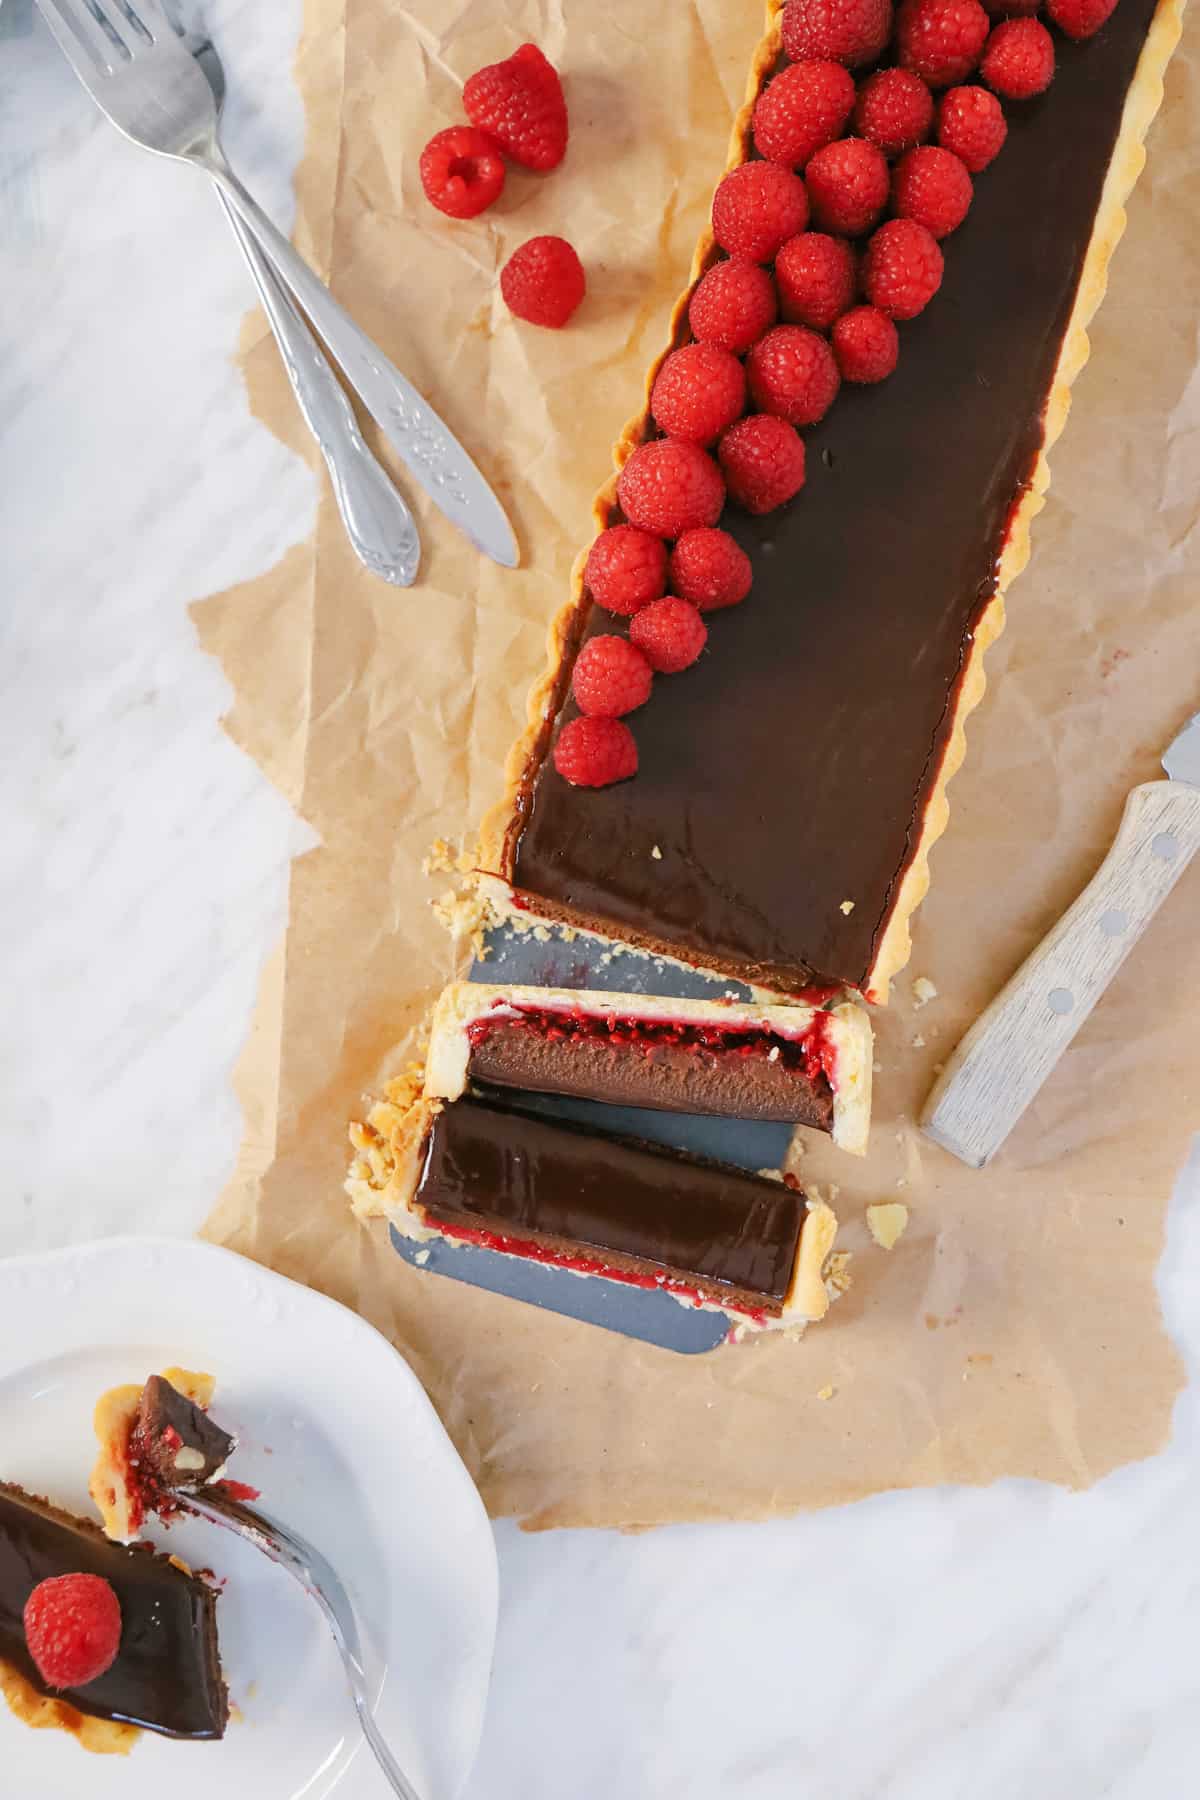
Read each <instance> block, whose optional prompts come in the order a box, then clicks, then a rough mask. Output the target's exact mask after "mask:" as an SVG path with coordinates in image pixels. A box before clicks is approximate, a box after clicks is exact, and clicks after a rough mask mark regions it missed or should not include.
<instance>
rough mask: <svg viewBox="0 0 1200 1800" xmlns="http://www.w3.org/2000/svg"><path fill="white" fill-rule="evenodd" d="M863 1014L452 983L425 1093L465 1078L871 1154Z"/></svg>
mask: <svg viewBox="0 0 1200 1800" xmlns="http://www.w3.org/2000/svg"><path fill="white" fill-rule="evenodd" d="M871 1057H872V1037H871V1027H870V1023H869V1021H868V1019H867V1014H866V1010H865V1008H863V1007H862V1006H860V1005H859V1004H857V1003H856V1002H854V1001H852V1000H846V999H839V1000H836V1001H834V1002H833V1003H831V1004H829V1005H828V1006H824V1005H796V1006H775V1007H770V1006H754V1005H750V1004H743V1003H740V1002H720V1001H712V1000H675V999H659V998H657V997H655V996H653V995H647V994H614V993H601V992H596V993H593V992H589V991H585V990H581V989H575V988H538V987H497V986H489V985H487V984H485V983H483V982H467V981H463V982H455V983H453V984H452V985H451V986H450V987H448V988H446V989H445V991H444V992H443V993H442V995H441V996H440V998H439V1000H438V1003H437V1006H436V1007H435V1009H434V1013H433V1019H432V1023H431V1026H430V1038H429V1050H428V1053H427V1056H426V1062H425V1080H424V1090H423V1091H424V1097H425V1098H426V1099H427V1100H457V1099H458V1098H459V1097H460V1096H461V1095H462V1094H464V1093H465V1092H466V1091H467V1089H468V1086H474V1085H477V1084H482V1085H484V1086H486V1087H493V1088H502V1089H506V1090H507V1089H512V1090H516V1091H520V1090H525V1091H529V1092H536V1093H551V1094H571V1095H577V1096H582V1097H583V1098H586V1099H591V1100H600V1101H605V1102H607V1103H608V1104H610V1105H619V1106H641V1107H649V1108H651V1109H652V1110H656V1111H662V1112H682V1113H707V1114H711V1115H716V1116H719V1117H724V1118H733V1119H756V1120H776V1121H781V1122H783V1123H787V1124H798V1125H807V1126H810V1127H812V1128H813V1129H815V1130H818V1131H826V1132H829V1133H831V1134H832V1137H833V1140H834V1142H835V1143H836V1144H838V1145H840V1146H841V1147H842V1148H843V1149H846V1150H850V1151H853V1152H855V1153H856V1154H858V1155H861V1154H862V1153H863V1152H864V1151H865V1150H866V1147H867V1133H868V1128H869V1124H870V1114H871Z"/></svg>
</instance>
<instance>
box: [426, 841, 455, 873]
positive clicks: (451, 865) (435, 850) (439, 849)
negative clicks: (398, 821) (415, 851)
mask: <svg viewBox="0 0 1200 1800" xmlns="http://www.w3.org/2000/svg"><path fill="white" fill-rule="evenodd" d="M455 867H456V862H455V856H454V846H453V845H452V844H448V843H447V842H446V840H445V838H434V840H433V842H432V844H430V846H429V849H428V850H427V851H426V852H425V855H424V856H423V857H422V859H421V873H422V875H452V874H453V873H454V870H455Z"/></svg>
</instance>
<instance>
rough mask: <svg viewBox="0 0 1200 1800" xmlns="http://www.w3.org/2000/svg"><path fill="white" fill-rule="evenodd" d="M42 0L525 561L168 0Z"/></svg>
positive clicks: (396, 434)
mask: <svg viewBox="0 0 1200 1800" xmlns="http://www.w3.org/2000/svg"><path fill="white" fill-rule="evenodd" d="M37 5H38V10H39V11H40V12H41V14H42V16H43V18H44V19H45V20H46V23H47V25H48V26H49V27H50V30H51V31H52V32H53V34H54V36H55V38H56V40H57V42H58V44H59V47H60V48H61V49H62V51H63V53H64V55H65V56H66V58H67V60H68V61H69V62H70V64H71V66H72V68H73V69H74V70H75V73H76V74H77V75H78V77H79V79H80V81H81V82H82V83H83V85H84V87H85V88H86V89H87V91H88V93H89V94H91V96H92V98H93V100H94V101H95V102H96V104H97V106H99V107H100V109H101V111H102V112H103V113H104V114H105V115H106V116H107V117H108V118H109V119H110V120H111V121H112V123H113V124H114V125H115V126H116V127H117V129H118V130H119V131H121V132H123V133H124V134H125V136H126V137H128V138H131V139H132V140H133V142H134V143H135V144H141V145H142V146H143V148H144V149H147V150H153V151H155V152H157V153H158V154H159V155H161V156H169V157H172V158H174V159H175V160H176V161H179V162H187V163H192V164H194V165H195V166H196V167H197V168H200V169H203V170H204V172H205V173H206V174H207V175H209V176H211V178H212V179H213V181H214V182H215V183H216V184H217V186H218V188H219V189H220V191H221V192H222V193H223V194H224V195H225V196H226V198H227V199H228V200H229V202H230V204H231V205H232V206H233V207H234V209H235V210H236V211H237V213H238V214H239V215H240V217H241V218H242V220H243V222H244V223H245V225H246V227H247V228H248V230H249V231H250V232H251V233H252V235H253V236H254V237H255V238H256V239H257V240H258V243H259V246H260V248H261V249H262V251H263V252H264V254H265V255H266V257H267V259H268V261H269V262H270V263H271V265H272V267H273V268H274V270H275V272H276V274H277V275H278V276H279V277H280V278H281V279H282V280H283V281H284V283H285V284H286V285H287V286H288V287H289V288H290V289H291V291H292V293H293V294H294V295H295V297H296V299H297V300H298V301H299V303H300V305H301V306H302V307H303V308H304V311H305V312H306V313H307V314H308V317H309V319H310V320H311V322H312V324H313V326H314V327H315V328H316V330H317V331H318V332H319V333H320V336H321V337H322V339H323V340H324V342H325V344H326V346H327V347H328V349H329V351H330V353H331V354H332V356H333V358H334V360H335V362H337V363H338V364H339V365H340V366H341V368H342V370H343V372H344V374H345V376H346V379H347V381H348V382H349V383H350V385H351V387H352V388H353V389H354V391H355V392H356V393H357V394H358V396H359V398H360V399H361V400H362V402H363V405H364V406H365V407H366V408H367V410H368V412H369V413H370V414H371V416H372V418H374V419H375V420H376V422H377V423H378V425H379V427H380V429H381V430H382V432H383V434H384V436H385V437H386V438H387V440H388V442H389V443H390V444H391V446H392V448H393V449H394V450H395V452H396V454H397V455H398V456H399V457H400V459H401V460H402V461H403V462H404V463H405V465H406V466H407V467H408V469H409V471H410V472H411V473H412V475H413V476H414V477H415V479H416V480H417V481H418V482H420V484H421V486H422V487H423V488H424V489H425V491H426V493H427V494H428V495H429V497H430V498H431V499H432V500H433V501H434V503H435V504H436V505H437V506H439V507H440V508H441V510H442V512H444V513H445V515H446V517H447V518H448V519H450V520H451V522H452V523H453V524H455V525H457V526H458V528H459V530H460V531H462V532H463V533H464V534H465V535H466V536H467V537H468V538H469V539H470V541H471V542H472V543H473V544H475V545H476V547H477V548H478V549H480V550H482V551H483V552H484V554H485V555H487V556H490V557H492V558H493V559H494V561H496V562H498V563H501V564H503V565H504V566H505V567H506V568H515V567H516V565H517V561H518V551H517V544H516V539H515V538H514V536H513V531H512V527H511V525H510V524H509V522H508V519H507V517H506V516H505V513H504V509H503V507H502V506H501V505H500V502H499V500H498V499H497V498H496V496H495V494H493V492H492V490H491V488H490V487H489V486H488V484H487V482H486V481H485V480H484V478H483V476H482V474H481V473H480V471H479V470H478V469H477V468H476V466H475V464H474V462H473V461H472V460H471V458H470V457H469V456H468V454H467V452H466V451H465V450H464V448H463V446H462V445H461V444H460V443H459V442H458V440H457V439H456V438H455V437H454V436H453V434H452V433H451V432H450V431H449V430H448V429H447V427H446V426H445V425H444V424H443V423H442V421H441V420H440V419H439V418H438V416H437V414H436V413H435V412H433V410H432V408H430V407H429V406H428V405H427V404H426V402H425V401H424V400H423V399H422V398H421V396H420V394H418V392H417V390H416V389H415V388H414V387H413V386H412V385H411V383H410V382H408V381H407V380H406V379H405V377H404V376H403V375H402V374H401V373H400V371H399V369H397V368H396V367H395V366H394V365H393V364H392V363H390V362H389V361H388V359H387V357H386V356H385V355H384V353H383V351H382V350H380V348H379V347H378V345H377V344H374V343H373V342H372V341H371V339H370V338H369V337H368V336H367V334H366V333H365V332H364V331H363V330H361V328H360V327H359V326H358V325H356V324H355V322H354V320H353V319H352V318H351V317H350V315H349V314H348V313H347V312H346V311H345V310H344V309H343V308H342V307H341V306H339V305H338V303H337V301H336V300H335V299H334V298H333V296H332V294H331V293H330V292H329V289H328V288H327V287H326V286H325V284H324V282H323V281H321V280H320V278H319V277H318V276H317V275H315V274H314V273H313V271H312V270H311V269H310V268H309V266H308V264H307V263H306V262H305V261H304V258H303V257H302V256H300V255H299V253H298V252H297V251H296V250H294V249H293V248H292V245H291V244H290V243H289V242H288V240H287V238H285V237H284V235H283V233H282V232H281V231H280V230H278V228H277V227H276V226H275V225H273V224H272V223H271V221H270V219H269V218H268V217H267V215H266V214H265V213H264V212H263V210H262V208H261V207H260V206H259V205H258V203H257V202H256V201H255V200H254V198H253V197H252V196H251V195H250V194H249V193H248V192H247V191H246V189H245V188H244V187H243V186H242V184H241V182H240V181H239V180H238V178H237V176H236V175H235V174H234V173H233V170H232V169H231V168H230V167H229V164H228V162H227V161H226V158H225V153H224V151H223V150H222V149H221V145H220V141H219V139H218V135H217V108H216V102H215V101H214V99H213V95H212V90H211V89H210V87H209V85H208V82H207V80H206V79H205V77H204V73H203V71H202V70H201V69H200V68H199V66H198V65H197V63H196V61H195V59H194V58H193V57H192V55H191V53H190V52H189V51H188V49H187V48H186V46H185V45H184V44H183V43H182V42H181V40H180V39H179V38H178V37H177V36H176V34H175V31H174V30H173V28H172V26H171V23H170V20H169V19H168V18H167V15H166V13H165V12H164V10H163V7H162V4H161V0H37Z"/></svg>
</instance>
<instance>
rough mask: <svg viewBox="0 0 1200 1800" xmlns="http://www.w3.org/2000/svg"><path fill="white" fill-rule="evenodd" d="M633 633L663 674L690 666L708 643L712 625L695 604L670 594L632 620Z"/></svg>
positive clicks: (647, 659) (636, 640)
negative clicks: (697, 609)
mask: <svg viewBox="0 0 1200 1800" xmlns="http://www.w3.org/2000/svg"><path fill="white" fill-rule="evenodd" d="M629 635H630V637H631V638H632V640H633V642H634V643H635V644H636V645H637V647H638V649H639V650H640V651H641V653H642V655H643V656H644V657H645V658H646V661H647V662H648V663H649V664H650V667H651V668H652V669H654V670H655V671H656V672H657V673H658V674H659V675H678V673H679V671H680V669H690V668H691V666H692V664H693V663H694V662H695V660H696V658H697V657H698V656H699V654H700V652H701V651H702V650H703V648H704V646H705V644H706V643H707V642H708V626H707V625H706V624H705V623H704V620H703V619H702V618H701V617H700V614H699V613H698V612H697V611H696V608H695V607H694V606H690V605H689V604H688V602H687V601H686V600H678V599H676V597H675V595H674V594H668V595H667V597H666V599H665V600H652V601H651V602H650V604H649V606H643V608H642V610H641V612H640V613H639V614H638V615H637V617H636V618H635V619H631V620H630V623H629Z"/></svg>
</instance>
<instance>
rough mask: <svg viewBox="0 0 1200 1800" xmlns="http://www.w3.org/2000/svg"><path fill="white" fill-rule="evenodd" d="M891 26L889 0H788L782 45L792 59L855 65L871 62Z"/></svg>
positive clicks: (854, 67) (888, 35)
mask: <svg viewBox="0 0 1200 1800" xmlns="http://www.w3.org/2000/svg"><path fill="white" fill-rule="evenodd" d="M891 30H892V0H788V4H787V6H785V7H784V9H783V22H782V31H783V47H784V49H785V50H786V51H787V53H788V56H789V57H790V58H791V60H792V62H805V61H806V60H807V59H808V58H810V57H828V58H829V59H830V60H831V61H832V62H840V63H845V65H846V67H847V68H848V69H857V68H858V67H860V65H861V64H863V63H869V62H874V61H875V58H876V57H877V56H878V55H879V54H880V52H881V51H882V49H883V47H884V45H885V44H886V43H887V41H888V38H889V37H890V35H891Z"/></svg>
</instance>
